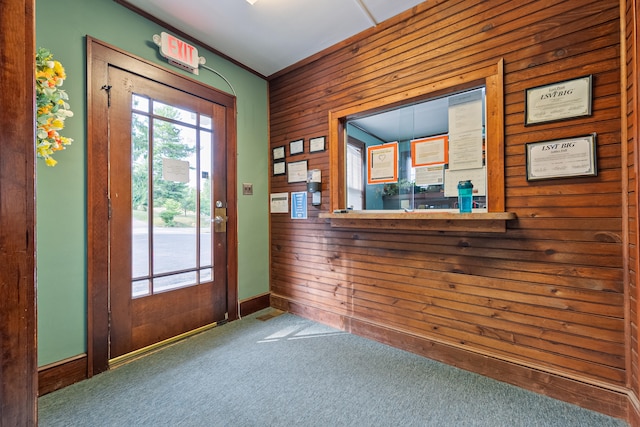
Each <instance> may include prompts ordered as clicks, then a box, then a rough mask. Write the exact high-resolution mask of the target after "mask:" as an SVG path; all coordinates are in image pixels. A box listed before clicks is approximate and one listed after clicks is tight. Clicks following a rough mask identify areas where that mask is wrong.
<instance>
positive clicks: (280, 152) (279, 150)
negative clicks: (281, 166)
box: [271, 145, 284, 160]
mask: <svg viewBox="0 0 640 427" xmlns="http://www.w3.org/2000/svg"><path fill="white" fill-rule="evenodd" d="M271 155H272V157H273V160H280V159H284V145H281V146H280V147H276V148H274V149H273V150H271Z"/></svg>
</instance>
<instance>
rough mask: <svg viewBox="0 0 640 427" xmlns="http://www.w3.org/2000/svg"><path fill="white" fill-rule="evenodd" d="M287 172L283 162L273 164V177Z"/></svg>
mask: <svg viewBox="0 0 640 427" xmlns="http://www.w3.org/2000/svg"><path fill="white" fill-rule="evenodd" d="M286 171H287V167H286V163H285V162H273V175H274V176H276V175H284V174H285V173H286Z"/></svg>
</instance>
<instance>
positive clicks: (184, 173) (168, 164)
mask: <svg viewBox="0 0 640 427" xmlns="http://www.w3.org/2000/svg"><path fill="white" fill-rule="evenodd" d="M162 179H164V180H165V181H174V182H184V183H187V182H189V162H187V161H185V160H176V159H168V158H165V157H163V158H162Z"/></svg>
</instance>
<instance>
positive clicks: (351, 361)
mask: <svg viewBox="0 0 640 427" xmlns="http://www.w3.org/2000/svg"><path fill="white" fill-rule="evenodd" d="M265 314H267V316H266V317H267V320H266V321H261V320H258V319H257V317H259V316H264V315H265ZM268 314H269V312H268V311H263V312H260V313H256V314H255V315H252V316H248V317H245V318H244V319H242V320H239V321H235V322H231V323H229V324H227V325H224V326H221V327H218V328H215V329H212V330H209V331H207V332H203V333H201V334H199V335H197V336H195V337H192V338H189V339H186V340H184V341H181V342H179V343H177V344H174V345H173V346H170V347H167V348H165V349H163V350H161V351H158V352H156V353H154V354H151V355H149V356H146V357H144V358H141V359H138V360H136V361H133V362H131V363H129V364H127V365H124V366H122V367H120V368H117V369H115V370H112V371H109V372H106V373H104V374H100V375H97V376H95V377H93V378H91V379H89V380H87V381H83V382H81V383H78V384H75V385H73V386H70V387H67V388H65V389H62V390H59V391H57V392H54V393H51V394H48V395H45V396H43V397H41V398H40V399H39V423H40V424H39V425H40V426H45V427H46V426H241V427H244V426H247V427H248V426H373V425H375V426H438V427H446V426H456V427H458V426H487V427H501V426H505V427H507V426H508V427H517V426H545V427H546V426H562V427H566V426H576V427H578V426H580V427H586V426H594V427H596V426H597V427H607V426H616V427H618V426H626V425H627V424H626V423H625V422H623V421H621V420H618V419H614V418H611V417H607V416H604V415H601V414H599V413H596V412H593V411H588V410H585V409H581V408H579V407H577V406H574V405H570V404H567V403H564V402H560V401H557V400H554V399H550V398H547V397H544V396H541V395H538V394H535V393H532V392H529V391H526V390H522V389H519V388H517V387H513V386H510V385H508V384H504V383H500V382H497V381H494V380H491V379H488V378H485V377H482V376H480V375H476V374H473V373H469V372H466V371H462V370H459V369H456V368H453V367H450V366H447V365H444V364H441V363H438V362H434V361H431V360H429V359H426V358H423V357H420V356H417V355H414V354H411V353H408V352H405V351H402V350H398V349H394V348H391V347H388V346H385V345H382V344H379V343H376V342H373V341H370V340H367V339H364V338H361V337H357V336H354V335H350V334H347V333H344V332H341V331H338V330H335V329H332V328H329V327H326V326H323V325H319V324H317V323H314V322H311V321H308V320H306V319H302V318H300V317H297V316H294V315H291V314H283V315H281V316H277V317H273V318H270V317H269V316H268Z"/></svg>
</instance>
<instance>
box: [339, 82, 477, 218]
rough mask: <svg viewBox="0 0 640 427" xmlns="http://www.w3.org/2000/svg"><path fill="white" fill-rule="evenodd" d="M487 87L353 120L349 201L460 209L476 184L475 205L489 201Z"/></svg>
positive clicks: (355, 205)
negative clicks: (461, 191) (466, 187)
mask: <svg viewBox="0 0 640 427" xmlns="http://www.w3.org/2000/svg"><path fill="white" fill-rule="evenodd" d="M486 116H487V114H486V91H485V87H484V86H482V87H476V88H472V89H469V90H464V91H460V92H456V93H451V94H447V95H445V96H439V97H435V98H432V99H426V100H422V101H420V102H416V103H412V104H410V105H403V106H400V107H395V108H393V109H388V110H385V111H382V112H376V113H374V114H369V115H366V114H364V115H359V116H358V117H352V118H349V119H348V120H347V121H346V133H347V153H346V163H347V164H346V168H345V169H346V177H345V178H346V186H347V191H346V199H347V200H346V206H347V208H349V209H353V210H385V211H386V210H423V209H425V210H426V209H431V210H454V209H456V210H457V209H458V205H457V203H458V199H457V195H458V193H457V187H458V183H459V182H461V181H467V180H469V181H471V183H472V184H473V210H474V211H479V212H483V211H486V208H487V188H488V187H489V186H488V185H487V126H486Z"/></svg>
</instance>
